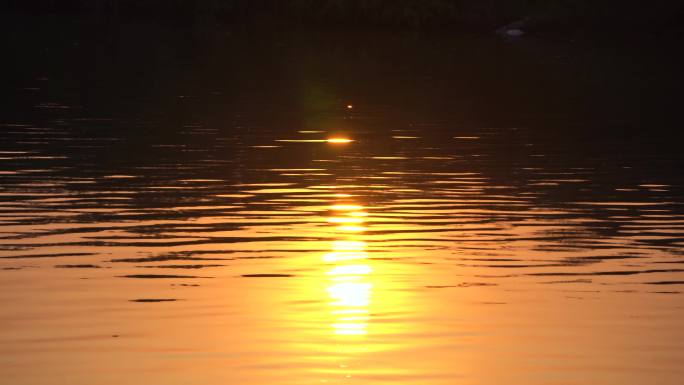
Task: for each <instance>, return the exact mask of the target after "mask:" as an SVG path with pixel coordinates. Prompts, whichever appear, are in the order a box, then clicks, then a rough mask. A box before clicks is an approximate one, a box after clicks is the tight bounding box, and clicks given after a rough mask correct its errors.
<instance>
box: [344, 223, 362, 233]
mask: <svg viewBox="0 0 684 385" xmlns="http://www.w3.org/2000/svg"><path fill="white" fill-rule="evenodd" d="M337 231H343V232H345V233H360V232H362V231H366V228H365V227H363V226H352V225H345V226H338V227H337Z"/></svg>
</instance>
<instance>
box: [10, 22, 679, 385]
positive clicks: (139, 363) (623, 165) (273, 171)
mask: <svg viewBox="0 0 684 385" xmlns="http://www.w3.org/2000/svg"><path fill="white" fill-rule="evenodd" d="M3 28H6V29H7V30H9V31H10V33H14V34H15V35H13V36H15V39H14V40H12V39H11V38H10V39H9V41H10V43H9V47H10V50H11V52H14V57H15V58H14V59H13V60H10V61H9V62H5V63H4V64H3V66H4V67H3V75H2V76H3V79H4V80H5V82H4V84H6V86H5V87H4V89H3V91H2V97H3V99H2V100H3V103H4V106H3V107H2V110H1V111H2V115H1V116H0V118H1V120H0V239H1V240H0V304H1V305H2V309H3V311H2V313H1V314H0V375H1V378H2V381H0V382H2V383H7V384H15V385H16V384H102V385H104V384H128V383H149V384H184V385H185V384H267V383H270V384H293V385H304V384H390V383H403V384H427V385H437V384H589V383H591V384H646V383H653V384H680V383H681V381H682V380H681V378H682V376H684V366H683V365H682V362H684V348H683V346H684V345H683V344H684V329H683V328H682V320H683V319H684V294H683V292H682V290H683V285H684V194H683V192H684V174H682V173H681V167H682V166H684V154H682V152H681V150H680V146H679V142H678V141H677V137H678V136H677V135H674V134H673V132H676V131H673V130H671V129H672V128H673V127H674V128H678V129H681V125H679V126H678V124H679V123H678V121H676V120H675V119H674V118H673V116H675V115H676V113H675V112H676V109H673V106H675V103H676V102H677V101H676V97H672V98H671V97H670V96H672V95H671V94H670V92H672V93H674V92H675V91H674V90H676V89H677V84H678V83H677V82H676V81H675V80H673V78H672V77H671V76H672V74H673V73H675V72H676V68H679V67H678V65H679V64H681V63H680V62H678V61H667V60H664V59H663V58H662V57H661V56H657V55H658V53H657V52H659V51H657V50H656V49H655V48H654V49H653V51H654V52H652V53H653V55H651V54H647V53H645V52H643V51H641V52H638V53H637V52H634V51H630V50H629V49H624V50H623V49H620V48H615V47H610V45H607V46H606V45H604V46H600V45H599V46H593V45H588V46H587V45H583V46H578V45H572V44H570V43H562V44H561V43H549V42H546V43H545V42H543V41H536V40H534V39H530V40H521V41H501V40H497V39H495V38H463V39H459V40H450V39H448V38H434V37H433V38H425V39H422V38H416V37H397V36H392V35H389V36H388V35H373V34H369V35H364V36H340V34H332V35H324V36H316V35H315V34H313V36H312V34H308V33H300V34H294V35H293V36H282V35H278V36H277V37H276V36H274V35H268V36H266V37H264V36H261V35H260V36H259V37H254V36H253V35H251V34H250V33H251V32H245V31H238V32H233V33H232V34H224V35H220V36H218V37H217V36H213V37H211V38H206V39H205V38H202V40H201V41H202V42H203V43H202V44H200V43H198V40H196V39H197V38H195V37H192V36H186V35H184V34H183V33H181V32H178V31H175V32H174V31H173V30H167V29H164V28H148V27H144V26H141V25H130V26H128V27H126V28H125V29H124V30H123V31H122V32H121V35H120V36H119V37H118V40H117V41H114V42H111V41H110V42H107V43H102V44H100V43H99V42H97V41H95V42H94V41H90V40H87V39H83V38H79V37H78V36H81V35H78V34H77V33H76V32H74V31H73V30H72V29H70V28H71V27H69V28H67V27H64V31H65V32H63V33H62V34H61V35H60V34H57V35H53V36H43V35H41V36H38V34H37V35H36V36H34V37H32V38H31V37H28V38H27V37H22V39H19V38H16V34H17V33H18V32H17V31H18V29H19V26H16V25H15V26H14V27H12V26H9V27H8V26H5V27H3ZM13 28H14V29H13ZM25 39H29V40H28V41H30V42H31V44H27V43H26V41H27V40H25ZM30 39H34V40H30ZM660 54H661V55H662V53H660ZM637 58H639V60H636V59H637ZM678 63H679V64H678Z"/></svg>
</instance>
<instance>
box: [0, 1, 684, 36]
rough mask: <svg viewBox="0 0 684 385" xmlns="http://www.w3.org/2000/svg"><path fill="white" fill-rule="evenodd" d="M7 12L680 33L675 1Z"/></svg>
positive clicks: (128, 6) (44, 7)
mask: <svg viewBox="0 0 684 385" xmlns="http://www.w3.org/2000/svg"><path fill="white" fill-rule="evenodd" d="M0 7H2V8H4V9H5V10H14V11H23V12H39V13H70V14H79V15H91V17H92V15H99V16H98V17H99V18H105V19H108V20H111V19H112V18H118V17H119V15H120V16H121V17H124V18H140V17H144V18H162V19H166V20H175V21H179V22H186V23H189V24H197V23H201V24H204V25H207V24H208V25H212V24H215V23H216V24H222V23H235V22H237V21H240V22H251V21H268V22H296V23H304V24H313V25H341V26H349V25H354V26H385V27H386V26H395V27H401V28H408V27H410V28H449V29H462V30H491V29H493V28H496V27H500V26H502V25H506V24H507V23H510V22H513V21H519V20H524V24H525V27H526V29H530V30H545V31H554V30H557V31H564V30H587V29H589V30H595V29H603V30H608V31H613V32H617V33H622V32H634V31H635V30H638V31H644V30H648V31H663V30H672V29H679V27H680V24H682V20H683V19H684V2H682V1H679V0H658V1H648V2H647V1H645V0H622V1H618V0H604V1H593V0H546V1H545V0H506V1H500V0H9V1H6V2H5V3H4V5H3V6H0Z"/></svg>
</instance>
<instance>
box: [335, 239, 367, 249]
mask: <svg viewBox="0 0 684 385" xmlns="http://www.w3.org/2000/svg"><path fill="white" fill-rule="evenodd" d="M332 247H333V250H335V251H361V250H363V249H365V248H366V242H363V241H334V242H333V243H332Z"/></svg>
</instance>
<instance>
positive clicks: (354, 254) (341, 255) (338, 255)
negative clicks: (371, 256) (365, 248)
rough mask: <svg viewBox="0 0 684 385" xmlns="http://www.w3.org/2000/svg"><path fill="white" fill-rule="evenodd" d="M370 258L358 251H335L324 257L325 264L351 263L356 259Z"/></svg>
mask: <svg viewBox="0 0 684 385" xmlns="http://www.w3.org/2000/svg"><path fill="white" fill-rule="evenodd" d="M364 258H368V254H367V253H365V252H358V251H333V252H331V253H327V254H325V255H324V256H323V260H324V261H325V262H339V261H350V260H354V259H364Z"/></svg>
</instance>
